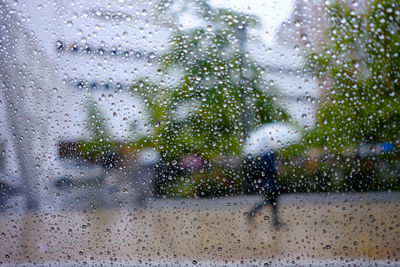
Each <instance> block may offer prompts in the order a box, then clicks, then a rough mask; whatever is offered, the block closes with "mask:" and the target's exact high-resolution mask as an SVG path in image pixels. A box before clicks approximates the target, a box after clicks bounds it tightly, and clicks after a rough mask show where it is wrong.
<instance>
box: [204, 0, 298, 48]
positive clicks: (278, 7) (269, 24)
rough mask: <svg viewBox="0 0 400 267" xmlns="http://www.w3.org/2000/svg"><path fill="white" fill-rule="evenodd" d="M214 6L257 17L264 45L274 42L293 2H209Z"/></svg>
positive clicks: (272, 0) (254, 0) (289, 0)
mask: <svg viewBox="0 0 400 267" xmlns="http://www.w3.org/2000/svg"><path fill="white" fill-rule="evenodd" d="M210 2H211V3H212V4H213V5H215V6H220V7H229V8H232V9H235V10H238V11H243V12H247V13H251V14H254V15H257V16H258V17H259V18H260V19H261V20H262V26H263V27H262V29H261V33H260V34H261V36H262V38H263V40H264V42H265V44H266V45H268V46H271V45H272V44H274V42H275V40H274V39H275V34H276V30H277V29H278V28H279V26H280V24H281V23H282V22H283V21H285V19H287V18H288V17H289V15H290V13H291V11H292V8H293V0H242V1H238V0H234V1H232V0H211V1H210Z"/></svg>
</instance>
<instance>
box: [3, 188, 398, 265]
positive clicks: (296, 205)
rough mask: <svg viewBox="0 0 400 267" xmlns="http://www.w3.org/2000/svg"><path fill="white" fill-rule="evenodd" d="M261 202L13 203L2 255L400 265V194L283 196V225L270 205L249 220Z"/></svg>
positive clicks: (67, 260)
mask: <svg viewBox="0 0 400 267" xmlns="http://www.w3.org/2000/svg"><path fill="white" fill-rule="evenodd" d="M259 200H260V198H259V197H258V196H239V197H227V198H218V199H185V200H184V199H174V200H171V199H168V200H167V199H157V200H150V201H148V202H147V203H146V206H137V205H134V203H131V204H130V206H128V204H126V205H122V206H121V207H120V208H115V207H114V208H111V206H114V204H112V205H111V204H110V205H107V200H106V201H105V202H104V203H106V204H104V206H101V205H100V204H99V206H96V205H94V204H93V203H92V204H87V201H83V200H81V199H80V200H79V201H77V200H74V201H73V202H71V203H69V204H68V205H65V206H57V207H56V205H54V207H53V208H50V206H49V207H48V208H46V209H43V210H41V211H36V212H30V213H24V212H22V210H19V209H8V210H6V211H4V212H2V213H0V234H1V235H0V244H2V246H1V248H0V262H2V263H3V264H11V265H12V264H18V263H20V264H24V265H25V264H39V265H65V266H70V265H72V264H75V265H76V266H80V265H83V264H85V263H86V264H88V265H92V264H93V263H96V264H101V265H104V266H111V265H117V266H118V265H121V266H132V264H133V265H146V266H154V265H157V266H159V265H161V266H176V265H182V266H185V265H187V266H190V265H194V264H196V265H200V266H215V265H217V266H225V265H227V266H237V265H245V266H246V265H247V266H253V265H264V264H270V265H272V266H292V265H299V266H306V265H310V264H312V265H317V266H325V265H327V266H342V265H354V264H355V265H357V266H358V265H359V266H370V265H376V266H381V265H388V264H389V265H391V266H397V264H398V265H400V263H399V262H398V261H399V259H400V193H397V192H396V193H331V194H290V195H282V196H281V197H280V206H279V211H280V218H281V221H282V222H283V224H282V226H281V227H279V228H277V227H274V225H273V223H272V219H271V213H270V208H269V207H266V208H265V209H263V210H262V211H261V212H260V214H258V215H257V216H256V217H255V218H254V220H252V221H248V220H247V219H246V218H245V216H244V213H245V212H247V211H248V210H249V209H250V207H251V206H253V205H254V204H255V203H256V202H257V201H259ZM74 202H76V203H77V205H73V203H74ZM85 203H86V204H85ZM107 206H109V208H105V207H107ZM52 263H53V264H52ZM207 264H209V265H207Z"/></svg>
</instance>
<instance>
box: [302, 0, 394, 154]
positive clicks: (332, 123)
mask: <svg viewBox="0 0 400 267" xmlns="http://www.w3.org/2000/svg"><path fill="white" fill-rule="evenodd" d="M326 15H327V18H328V30H327V34H326V38H325V41H324V42H323V45H322V47H321V49H320V50H319V51H316V52H314V53H311V54H309V55H308V58H307V59H308V66H309V67H310V69H311V71H312V72H313V73H314V74H315V75H316V76H318V77H319V78H320V79H321V81H322V84H323V85H324V87H325V88H326V89H327V92H326V93H325V95H323V98H322V100H321V103H320V107H319V109H318V114H317V118H318V119H317V126H316V128H315V129H314V130H313V131H311V132H310V133H308V135H307V136H306V139H305V140H307V141H306V142H307V144H306V145H309V143H311V144H313V145H314V146H318V147H325V148H327V149H329V150H330V151H336V152H340V151H343V150H344V149H346V148H347V147H352V146H357V145H358V144H360V143H361V142H385V141H386V142H387V141H391V142H393V143H396V142H397V141H398V140H399V136H400V103H399V101H400V55H399V52H400V2H399V1H398V0H375V1H372V3H370V5H369V6H368V8H367V9H366V10H365V11H364V12H360V11H356V10H354V9H352V8H351V7H349V6H348V5H346V4H344V3H342V2H335V3H333V4H332V5H330V6H329V7H328V8H327V9H326Z"/></svg>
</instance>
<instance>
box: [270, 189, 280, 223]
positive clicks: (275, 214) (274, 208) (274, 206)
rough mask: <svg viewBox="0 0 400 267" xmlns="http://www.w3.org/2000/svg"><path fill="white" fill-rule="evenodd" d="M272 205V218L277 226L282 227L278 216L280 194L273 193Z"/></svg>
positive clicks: (271, 197)
mask: <svg viewBox="0 0 400 267" xmlns="http://www.w3.org/2000/svg"><path fill="white" fill-rule="evenodd" d="M270 203H271V205H272V217H273V221H274V225H275V226H279V225H280V221H279V214H278V192H273V193H272V194H271V196H270Z"/></svg>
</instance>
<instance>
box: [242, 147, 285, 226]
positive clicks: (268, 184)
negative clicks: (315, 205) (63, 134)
mask: <svg viewBox="0 0 400 267" xmlns="http://www.w3.org/2000/svg"><path fill="white" fill-rule="evenodd" d="M245 172H246V176H247V178H248V179H250V180H251V181H253V183H254V184H255V187H256V189H257V190H258V192H259V193H260V194H261V195H262V201H261V202H259V203H257V204H256V205H255V206H254V207H253V208H252V209H251V210H250V211H249V212H248V213H247V218H248V219H251V218H253V217H254V216H255V215H256V213H257V212H258V211H259V210H260V209H262V208H263V207H265V206H266V205H268V204H270V205H271V206H272V219H273V223H274V226H276V227H277V226H280V225H281V223H280V221H279V218H278V197H279V188H278V184H277V176H278V175H277V174H278V173H277V170H276V165H275V155H274V153H273V152H272V151H265V152H264V153H263V154H262V155H261V156H258V157H256V158H254V157H248V158H247V160H246V168H245Z"/></svg>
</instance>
